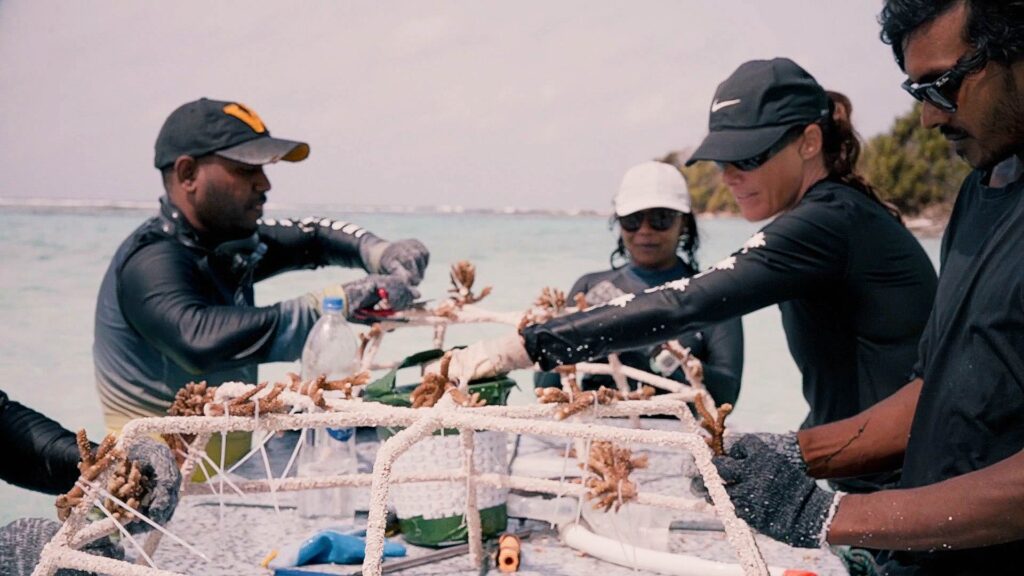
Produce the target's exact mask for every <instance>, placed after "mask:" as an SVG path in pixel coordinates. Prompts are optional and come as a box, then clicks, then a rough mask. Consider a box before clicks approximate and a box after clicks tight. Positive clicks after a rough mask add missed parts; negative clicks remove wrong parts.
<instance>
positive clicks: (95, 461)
mask: <svg viewBox="0 0 1024 576" xmlns="http://www.w3.org/2000/svg"><path fill="white" fill-rule="evenodd" d="M78 448H79V452H80V453H81V455H82V461H81V463H80V464H79V469H80V471H81V473H82V476H81V477H80V478H79V483H81V484H84V483H87V482H92V481H94V480H95V479H96V478H97V477H98V476H99V474H100V473H101V472H102V471H103V470H104V469H105V468H107V467H108V466H115V469H114V474H112V475H111V477H110V479H109V481H108V483H107V485H106V487H105V488H106V490H107V491H108V492H109V493H111V494H113V495H114V496H117V497H118V499H120V500H122V501H124V502H127V503H128V504H129V505H131V506H132V507H133V508H135V509H136V510H138V511H139V512H141V513H142V514H145V515H146V516H148V517H149V518H150V519H151V520H152V521H154V522H156V523H158V524H166V523H167V522H168V521H170V519H171V516H172V515H173V514H174V509H175V507H176V506H177V503H178V494H179V488H180V485H181V473H180V472H179V471H178V467H177V464H176V463H175V461H174V457H173V456H172V455H171V451H170V450H169V449H168V448H167V446H165V445H164V444H161V443H159V442H155V441H153V440H151V439H149V438H143V439H141V440H139V441H138V442H137V443H135V444H134V445H133V446H131V447H130V448H129V449H128V453H127V458H124V457H123V456H121V455H120V454H119V453H118V450H117V449H116V448H115V447H114V439H113V436H108V437H107V438H106V439H105V440H104V441H103V442H102V443H101V444H100V445H99V447H97V448H96V449H95V450H93V447H92V444H91V443H90V442H89V440H88V438H87V437H86V434H85V431H84V430H82V431H79V432H78ZM84 495H85V492H84V490H83V489H82V487H81V486H75V487H74V488H72V490H71V491H70V492H68V493H67V494H63V495H61V496H60V497H59V498H58V499H57V511H58V516H59V517H60V518H61V520H64V519H66V518H67V517H68V515H69V514H70V512H71V508H73V507H74V506H76V505H77V504H78V503H79V502H81V500H82V498H83V497H84ZM105 507H106V508H107V509H108V510H111V514H112V515H114V516H115V517H116V518H118V519H119V520H120V521H122V522H125V523H126V525H127V526H126V528H127V530H128V531H129V532H131V533H134V534H139V533H142V532H146V531H148V530H150V529H152V527H151V526H150V525H149V524H148V523H146V522H143V521H141V520H137V519H136V516H135V515H134V514H132V513H131V512H128V511H125V510H123V509H122V508H120V507H119V506H118V505H117V504H115V503H113V501H108V503H107V504H106V505H105ZM59 529H60V523H58V522H55V521H53V520H49V519H46V518H20V519H18V520H15V521H14V522H11V523H10V524H8V525H6V526H4V527H3V528H0V574H5V575H7V574H10V575H13V576H23V575H24V576H28V575H29V574H31V573H32V571H33V570H34V568H35V566H36V564H37V563H38V562H39V556H40V554H41V553H42V550H43V547H44V546H46V544H47V543H48V542H49V541H50V540H51V539H53V536H54V534H56V533H57V531H58V530H59ZM83 551H85V552H88V553H90V554H95V555H98V556H105V557H107V558H113V559H117V560H121V559H123V558H124V549H123V548H122V547H121V545H120V544H118V543H116V542H114V541H112V540H111V539H110V538H109V537H103V538H99V539H98V540H95V541H93V542H91V543H89V544H88V545H87V546H85V547H84V548H83ZM60 574H62V575H64V574H67V575H74V574H83V573H82V572H78V571H70V570H62V571H61V572H60Z"/></svg>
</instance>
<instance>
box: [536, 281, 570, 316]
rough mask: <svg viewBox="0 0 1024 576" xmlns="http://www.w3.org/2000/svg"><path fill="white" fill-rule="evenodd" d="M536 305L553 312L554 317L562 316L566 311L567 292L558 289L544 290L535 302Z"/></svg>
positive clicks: (548, 288)
mask: <svg viewBox="0 0 1024 576" xmlns="http://www.w3.org/2000/svg"><path fill="white" fill-rule="evenodd" d="M534 304H536V305H537V306H539V307H541V308H544V309H546V310H549V311H551V314H552V315H553V316H554V315H557V314H560V313H561V312H563V311H565V292H562V291H561V290H559V289H558V288H550V287H547V288H544V289H543V290H541V293H540V296H538V297H537V300H535V301H534Z"/></svg>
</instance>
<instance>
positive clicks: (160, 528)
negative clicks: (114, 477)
mask: <svg viewBox="0 0 1024 576" xmlns="http://www.w3.org/2000/svg"><path fill="white" fill-rule="evenodd" d="M100 493H101V494H103V495H104V496H106V497H107V498H110V499H111V500H113V501H114V502H116V503H117V505H118V506H120V507H122V508H124V509H125V510H127V511H129V512H131V513H132V514H134V515H135V517H136V518H138V519H139V520H142V521H143V522H145V523H146V524H149V525H150V526H152V527H153V528H154V529H156V530H158V531H160V533H162V534H163V535H164V536H167V537H168V538H170V539H171V540H174V541H175V542H177V543H178V544H181V545H182V546H184V547H185V548H186V549H188V550H189V551H190V552H192V553H193V554H195V555H196V556H199V557H200V558H202V559H203V560H206V561H207V562H210V559H209V558H208V557H207V556H206V554H203V553H202V551H200V550H199V549H198V548H196V547H195V546H192V545H191V544H189V543H188V542H186V541H184V540H182V539H181V538H180V537H178V536H177V535H175V534H174V533H173V532H171V531H170V530H167V529H166V528H164V527H163V526H161V525H160V524H157V523H156V522H154V521H153V520H152V519H151V518H150V517H148V516H146V515H145V514H143V513H142V512H139V511H138V510H136V509H135V508H132V507H131V506H129V505H128V503H127V502H124V501H123V500H121V499H120V498H118V497H117V496H114V495H113V494H111V493H110V492H108V491H107V490H104V489H103V488H100ZM114 521H115V522H117V520H116V519H115V520H114ZM154 568H155V566H154Z"/></svg>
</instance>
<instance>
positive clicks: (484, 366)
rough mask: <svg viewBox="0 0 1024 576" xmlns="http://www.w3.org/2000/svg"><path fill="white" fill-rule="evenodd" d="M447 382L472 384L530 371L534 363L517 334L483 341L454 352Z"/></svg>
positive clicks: (449, 365)
mask: <svg viewBox="0 0 1024 576" xmlns="http://www.w3.org/2000/svg"><path fill="white" fill-rule="evenodd" d="M451 353H452V359H451V362H450V363H449V364H448V379H449V380H455V381H456V382H471V381H473V380H479V379H481V378H491V377H494V376H497V375H498V374H505V373H507V372H510V371H512V370H515V369H516V368H529V367H530V366H533V360H531V359H530V357H529V355H527V354H526V348H525V347H524V346H523V338H522V337H521V336H520V335H519V334H518V333H512V334H509V335H508V336H502V337H501V338H495V339H493V340H483V341H481V342H477V343H476V344H471V345H469V346H467V347H465V348H461V349H456V350H452V351H451Z"/></svg>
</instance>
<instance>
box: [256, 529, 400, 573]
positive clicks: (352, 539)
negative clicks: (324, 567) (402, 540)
mask: <svg viewBox="0 0 1024 576" xmlns="http://www.w3.org/2000/svg"><path fill="white" fill-rule="evenodd" d="M365 535H366V531H365V530H363V531H356V532H353V533H345V532H340V531H338V530H335V529H333V528H329V529H327V530H321V531H319V532H317V533H316V534H314V535H312V536H310V537H309V538H307V539H306V540H304V541H303V542H302V543H300V544H299V545H297V546H295V545H293V546H290V547H287V548H284V549H283V550H281V552H279V553H278V555H277V556H276V557H275V558H274V559H273V560H271V561H270V563H269V564H268V565H267V568H271V569H277V568H290V567H292V566H305V565H307V564H357V563H359V562H362V561H363V559H364V558H365V557H366V539H365V538H364V536H365ZM384 556H385V557H387V556H405V546H402V545H401V544H399V543H397V542H388V541H386V540H385V541H384Z"/></svg>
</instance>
